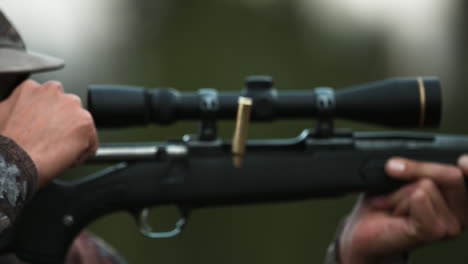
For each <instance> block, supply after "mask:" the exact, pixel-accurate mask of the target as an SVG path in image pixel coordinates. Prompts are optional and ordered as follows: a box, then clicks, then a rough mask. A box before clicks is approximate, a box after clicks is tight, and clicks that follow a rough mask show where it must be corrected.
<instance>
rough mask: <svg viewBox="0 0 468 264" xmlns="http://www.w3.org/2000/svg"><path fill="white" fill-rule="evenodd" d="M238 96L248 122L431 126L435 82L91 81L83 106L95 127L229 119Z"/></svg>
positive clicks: (436, 115)
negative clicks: (187, 86)
mask: <svg viewBox="0 0 468 264" xmlns="http://www.w3.org/2000/svg"><path fill="white" fill-rule="evenodd" d="M239 96H244V97H249V98H251V99H252V100H253V105H252V113H251V120H252V121H272V120H276V119H305V118H317V119H334V118H343V119H349V120H353V121H361V122H367V123H372V124H377V125H384V126H392V127H405V128H412V127H437V126H438V125H439V123H440V116H441V104H442V103H441V101H442V100H441V91H440V82H439V80H438V79H437V78H435V77H417V78H393V79H387V80H383V81H377V82H372V83H368V84H362V85H356V86H352V87H346V88H342V89H337V90H334V89H332V88H328V87H318V88H314V89H310V90H299V91H281V92H279V91H277V90H276V89H275V88H274V86H273V81H272V78H271V77H269V76H251V77H248V78H247V80H246V82H245V88H244V89H243V90H242V91H241V92H240V93H239V92H218V91H217V90H215V89H200V90H198V91H197V92H178V91H177V90H175V89H172V88H159V89H151V90H147V89H144V88H141V87H130V86H116V85H92V86H90V88H89V91H88V108H89V110H90V112H91V113H92V115H93V117H94V119H95V122H96V125H97V126H99V127H119V126H136V125H145V124H148V123H150V122H154V123H156V124H162V125H164V124H170V123H173V122H176V121H179V120H201V119H202V120H209V119H212V120H226V119H235V117H236V112H237V104H238V98H239Z"/></svg>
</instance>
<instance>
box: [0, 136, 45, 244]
mask: <svg viewBox="0 0 468 264" xmlns="http://www.w3.org/2000/svg"><path fill="white" fill-rule="evenodd" d="M36 188H37V170H36V167H35V166H34V163H33V161H32V160H31V158H30V157H29V156H28V155H27V154H26V152H25V151H24V150H23V149H22V148H21V147H20V146H18V145H17V144H16V143H15V142H14V141H13V140H11V139H9V138H7V137H3V136H0V244H4V243H7V242H8V240H9V236H10V232H9V231H10V227H11V224H12V223H13V222H14V221H15V219H16V217H17V215H18V214H19V212H20V211H21V209H22V208H23V207H24V205H25V203H26V202H27V201H28V200H30V199H31V197H32V196H33V195H34V192H35V191H36Z"/></svg>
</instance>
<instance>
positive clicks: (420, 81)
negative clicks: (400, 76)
mask: <svg viewBox="0 0 468 264" xmlns="http://www.w3.org/2000/svg"><path fill="white" fill-rule="evenodd" d="M418 87H419V101H420V102H419V103H420V104H419V105H420V109H419V125H420V126H421V127H423V126H424V122H425V121H426V120H425V119H426V87H424V81H423V78H422V77H418Z"/></svg>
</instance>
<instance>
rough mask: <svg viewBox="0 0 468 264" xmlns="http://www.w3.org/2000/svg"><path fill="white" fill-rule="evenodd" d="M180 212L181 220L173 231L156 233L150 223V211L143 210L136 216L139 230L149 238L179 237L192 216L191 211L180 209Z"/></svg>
mask: <svg viewBox="0 0 468 264" xmlns="http://www.w3.org/2000/svg"><path fill="white" fill-rule="evenodd" d="M179 212H180V219H179V220H177V222H176V223H175V226H174V228H173V229H172V230H169V231H162V232H154V231H153V228H152V227H151V225H150V224H149V222H148V219H149V215H150V209H149V208H143V209H142V210H140V212H139V214H138V215H136V217H135V218H136V219H135V220H136V222H137V225H138V229H139V230H140V233H141V234H142V235H144V236H145V237H148V238H170V237H174V236H177V235H179V234H180V233H181V232H182V230H183V229H184V227H185V225H186V224H187V222H188V217H189V214H190V210H188V209H185V208H182V207H179Z"/></svg>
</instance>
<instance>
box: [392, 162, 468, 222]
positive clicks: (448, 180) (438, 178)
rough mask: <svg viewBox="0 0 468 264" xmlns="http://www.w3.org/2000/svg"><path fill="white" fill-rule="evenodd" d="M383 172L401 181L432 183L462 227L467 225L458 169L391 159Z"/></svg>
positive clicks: (466, 198)
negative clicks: (425, 181) (424, 180)
mask: <svg viewBox="0 0 468 264" xmlns="http://www.w3.org/2000/svg"><path fill="white" fill-rule="evenodd" d="M460 160H462V159H460ZM467 169H468V166H467ZM385 171H386V172H387V174H388V175H390V176H391V177H394V178H397V179H401V180H407V181H417V180H420V179H429V180H432V181H434V183H435V184H436V185H437V186H439V187H440V188H441V191H442V195H443V197H445V199H446V201H447V203H448V206H449V208H450V209H451V210H452V211H453V212H454V213H455V214H456V215H457V217H458V218H459V219H460V220H461V221H462V223H463V224H464V225H468V196H467V192H466V187H465V179H464V176H463V172H462V170H461V169H460V168H458V167H455V166H450V165H444V164H438V163H429V162H419V161H413V160H407V159H402V158H393V159H391V160H389V161H388V162H387V164H386V167H385Z"/></svg>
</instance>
